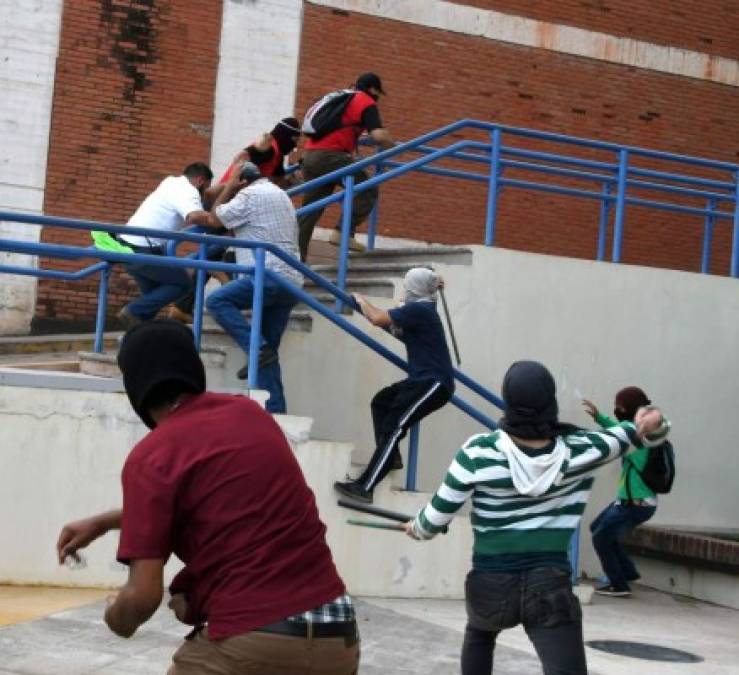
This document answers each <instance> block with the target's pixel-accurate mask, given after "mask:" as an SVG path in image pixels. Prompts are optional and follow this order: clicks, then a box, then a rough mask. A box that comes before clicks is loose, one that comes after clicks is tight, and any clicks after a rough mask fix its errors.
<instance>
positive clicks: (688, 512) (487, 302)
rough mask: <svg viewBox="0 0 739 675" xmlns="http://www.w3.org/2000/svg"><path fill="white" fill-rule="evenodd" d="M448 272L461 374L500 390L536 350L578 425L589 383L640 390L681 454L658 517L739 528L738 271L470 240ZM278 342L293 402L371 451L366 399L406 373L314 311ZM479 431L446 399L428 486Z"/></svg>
mask: <svg viewBox="0 0 739 675" xmlns="http://www.w3.org/2000/svg"><path fill="white" fill-rule="evenodd" d="M440 270H441V271H442V274H443V275H444V276H445V278H446V279H447V298H448V301H449V305H450V309H451V312H452V319H453V321H454V326H455V331H456V334H457V339H458V342H459V345H460V351H461V354H462V369H463V370H464V371H465V372H466V373H468V374H469V375H471V376H472V377H474V378H475V379H476V380H478V381H479V382H481V383H482V384H484V385H486V386H487V387H489V388H490V389H492V390H493V391H496V392H498V391H499V390H500V382H501V380H502V378H503V375H504V373H505V371H506V369H507V368H508V366H509V365H510V364H511V363H512V362H513V361H515V360H518V359H527V358H530V359H537V360H540V361H542V362H543V363H545V364H546V365H547V366H548V367H549V368H550V369H551V371H552V373H553V374H554V377H555V379H556V381H557V384H558V395H559V402H560V409H561V417H562V419H565V420H568V421H571V422H574V423H577V424H582V425H588V424H589V422H590V420H589V418H588V417H587V416H586V415H585V414H584V413H583V412H582V410H581V407H580V404H579V396H580V394H582V395H584V396H587V397H589V398H591V399H592V400H593V401H595V402H597V404H598V405H600V406H601V407H602V408H603V409H604V410H611V408H612V401H613V395H614V394H615V392H616V391H617V390H618V389H620V388H621V387H624V386H627V385H631V384H636V385H639V386H641V387H643V388H644V389H645V391H646V392H647V393H648V394H649V395H650V396H651V397H652V400H653V401H654V402H655V403H658V404H659V405H661V406H662V407H663V408H664V410H665V412H666V413H667V415H668V416H669V417H670V418H671V419H672V421H673V432H672V437H673V441H674V444H675V448H676V452H677V468H678V474H677V481H676V484H675V487H674V491H673V493H672V494H670V495H667V496H665V497H664V498H662V500H661V505H660V508H659V510H658V512H657V515H656V516H655V519H654V521H653V522H654V523H656V524H659V523H663V524H674V525H687V526H694V527H702V526H710V527H711V528H720V527H735V526H736V514H737V513H738V512H739V490H737V488H736V486H737V480H738V479H739V468H738V466H739V464H737V462H736V458H735V455H736V438H737V437H739V417H738V416H737V415H736V414H735V406H736V401H737V400H739V380H738V379H737V377H736V373H735V371H736V370H737V365H738V364H739V358H738V357H737V353H736V349H737V344H739V293H737V289H738V288H739V286H737V282H736V280H733V279H729V278H725V277H713V276H703V275H698V274H692V273H685V272H676V271H671V270H661V269H652V268H642V267H634V266H625V265H612V264H608V263H597V262H590V261H583V260H574V259H568V258H558V257H553V256H541V255H533V254H527V253H518V252H515V251H507V250H504V249H495V248H490V249H488V248H484V247H475V255H474V264H473V266H472V267H471V268H469V267H457V266H447V267H440ZM353 320H354V321H357V322H358V325H362V326H364V327H365V328H368V327H369V326H368V324H367V323H366V322H365V321H364V320H363V319H362V318H361V317H354V319H353ZM374 334H375V335H376V336H379V337H380V338H381V340H382V341H383V342H384V343H385V344H388V345H394V349H396V350H397V351H398V353H402V348H401V345H399V343H397V342H395V341H393V340H392V338H390V337H389V336H385V335H383V334H382V333H381V332H380V331H377V330H375V331H374ZM281 353H282V354H283V356H282V362H283V373H284V380H285V384H286V389H287V400H288V407H289V409H290V411H291V412H293V413H295V414H300V415H309V416H313V417H315V426H314V435H316V436H317V437H321V438H330V439H333V440H350V441H352V442H354V443H355V444H356V445H357V448H358V451H359V452H361V451H364V452H363V453H362V454H363V455H364V456H365V457H367V456H368V453H369V452H370V451H371V449H372V445H373V440H372V431H371V424H370V413H369V402H370V399H371V397H372V395H373V394H374V392H375V391H377V390H378V389H379V388H380V387H381V386H383V385H384V384H387V383H389V382H391V381H393V380H395V379H399V377H400V375H401V374H400V371H398V370H397V369H396V368H395V367H394V366H391V365H389V364H387V363H386V362H385V361H384V360H383V359H381V357H379V356H376V355H374V353H371V352H370V351H369V350H367V349H364V348H362V347H360V346H359V344H358V343H356V342H355V341H354V340H353V339H352V338H349V337H347V336H346V335H345V334H343V333H342V332H341V331H339V330H338V329H336V328H334V327H333V326H330V325H328V324H327V323H326V322H325V321H324V320H323V319H319V318H316V319H315V320H314V323H313V331H312V332H311V333H307V334H290V335H288V336H287V337H286V341H285V346H284V347H283V349H282V350H281ZM228 367H229V366H228V364H227V368H228ZM458 393H460V394H462V396H463V397H464V398H469V399H470V400H471V401H475V397H473V396H471V395H470V396H469V397H468V395H467V392H466V391H464V389H462V388H461V389H460V391H459V392H458ZM482 409H483V410H485V411H486V412H487V413H488V414H489V415H491V416H496V410H495V409H494V408H493V407H492V406H489V405H485V406H483V407H482ZM479 430H480V429H479V426H478V425H477V424H476V423H474V422H472V421H471V420H470V419H469V418H468V417H466V415H464V414H463V413H461V412H460V411H458V410H457V409H455V408H453V407H451V406H447V407H446V408H444V409H443V410H441V411H439V412H438V413H436V414H434V415H433V416H431V417H430V418H429V419H428V420H427V421H426V422H424V424H423V425H422V429H421V472H420V480H419V486H420V488H421V489H424V490H433V489H435V487H436V485H437V484H438V482H439V480H440V479H441V478H442V477H443V474H444V471H445V468H446V466H447V464H448V462H449V460H450V458H451V457H452V455H453V454H454V452H455V451H456V449H457V448H458V447H459V445H460V443H461V442H462V441H463V440H464V439H465V438H467V437H468V436H469V435H471V434H472V433H475V432H477V431H479ZM617 477H618V466H617V465H616V464H613V465H611V466H609V467H607V468H605V469H604V470H603V471H602V473H601V476H600V478H599V480H597V481H596V486H595V489H594V491H593V495H592V497H591V500H590V506H589V507H588V510H587V512H586V518H585V522H586V523H588V522H589V521H590V520H592V518H593V517H594V515H596V514H597V512H598V511H599V510H600V509H601V508H602V507H603V506H604V505H605V504H606V503H607V502H608V500H609V499H612V498H613V497H614V496H615V486H616V482H617ZM582 552H583V563H584V567H585V569H586V571H587V572H588V573H590V574H595V573H597V572H598V569H597V564H596V560H595V558H594V555H593V553H592V549H591V546H590V541H589V537H588V536H587V534H585V535H584V536H583V545H582Z"/></svg>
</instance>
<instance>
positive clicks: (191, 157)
mask: <svg viewBox="0 0 739 675" xmlns="http://www.w3.org/2000/svg"><path fill="white" fill-rule="evenodd" d="M220 11H221V3H219V2H191V1H190V0H67V1H66V2H65V3H64V11H63V18H62V30H61V42H60V49H59V58H58V62H57V73H56V83H55V90H54V102H53V117H52V124H51V137H50V148H49V158H48V169H47V182H46V193H45V201H44V212H45V213H46V214H47V215H60V216H74V217H79V218H85V219H93V220H104V221H112V222H119V223H125V221H126V219H127V218H128V216H129V215H130V214H131V213H132V212H133V211H134V210H135V209H136V207H137V206H138V204H139V203H140V202H141V200H142V199H143V198H144V197H145V196H146V195H147V194H148V193H149V192H151V191H152V190H153V189H154V188H155V187H156V185H157V184H158V183H159V181H161V180H162V178H164V177H165V176H167V175H169V174H178V173H180V172H181V170H182V169H183V168H184V167H185V166H186V165H187V164H189V163H190V162H193V161H207V160H208V156H209V153H210V134H211V127H212V123H213V100H214V91H215V82H216V70H217V65H218V46H219V40H220V26H221V16H220ZM42 240H43V241H46V242H60V243H72V242H74V243H81V242H90V239H89V235H88V234H87V233H83V232H73V231H70V230H67V231H63V230H54V229H49V228H45V230H44V231H43V233H42ZM90 243H91V242H90ZM41 264H42V265H45V266H47V267H48V266H53V267H55V268H59V269H79V268H80V267H82V266H84V265H86V264H88V262H87V261H85V262H84V263H83V262H78V261H69V262H66V263H64V262H60V261H58V260H57V261H53V263H52V262H50V261H43V260H42V261H41ZM96 289H97V278H94V279H93V280H90V281H89V283H88V282H74V283H61V282H51V281H41V282H40V283H39V291H38V302H37V309H36V317H35V320H34V322H35V327H36V328H37V329H43V328H44V327H47V328H48V327H50V324H55V325H63V326H64V327H65V328H69V327H70V326H75V325H79V326H83V325H85V326H89V325H90V324H91V322H92V320H93V317H94V311H93V308H94V305H95V302H96V300H95V298H96ZM133 290H134V286H133V282H132V281H131V280H130V279H129V278H128V277H127V276H125V275H123V274H122V273H121V272H120V270H116V272H115V273H114V275H113V277H112V280H111V292H110V295H109V300H110V304H109V308H108V309H109V314H110V315H111V316H112V315H113V314H114V313H115V311H117V309H119V308H120V306H121V305H123V304H124V303H125V302H126V301H127V300H128V299H130V296H131V294H132V292H133Z"/></svg>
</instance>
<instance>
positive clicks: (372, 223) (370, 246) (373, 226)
mask: <svg viewBox="0 0 739 675" xmlns="http://www.w3.org/2000/svg"><path fill="white" fill-rule="evenodd" d="M381 173H382V162H377V164H375V176H379V175H380V174H381ZM379 206H380V191H379V190H378V191H377V199H376V200H375V205H374V206H373V207H372V211H371V212H370V215H369V219H368V220H367V250H368V251H374V250H375V235H376V234H377V218H378V209H379Z"/></svg>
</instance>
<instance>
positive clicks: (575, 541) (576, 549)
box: [568, 525, 580, 586]
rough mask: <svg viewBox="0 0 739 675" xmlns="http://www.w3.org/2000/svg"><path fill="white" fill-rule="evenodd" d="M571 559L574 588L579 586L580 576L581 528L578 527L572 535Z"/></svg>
mask: <svg viewBox="0 0 739 675" xmlns="http://www.w3.org/2000/svg"><path fill="white" fill-rule="evenodd" d="M568 557H569V559H570V567H571V568H572V576H571V577H570V580H571V582H572V585H573V586H577V582H578V579H579V578H580V574H579V572H578V568H579V567H580V526H579V525H578V526H577V528H576V529H575V531H574V532H573V533H572V539H570V550H569V552H568Z"/></svg>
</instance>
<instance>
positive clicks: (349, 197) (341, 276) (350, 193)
mask: <svg viewBox="0 0 739 675" xmlns="http://www.w3.org/2000/svg"><path fill="white" fill-rule="evenodd" d="M353 203H354V176H351V175H350V176H346V178H344V201H343V203H342V205H341V245H340V246H339V270H338V273H337V276H336V285H337V286H338V287H339V288H340V289H341V290H342V291H346V272H347V269H348V267H349V238H350V237H351V234H352V232H351V227H352V206H353ZM343 307H344V303H343V302H342V301H341V299H340V298H337V299H336V305H335V308H334V311H335V312H336V313H337V314H341V310H342V308H343Z"/></svg>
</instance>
